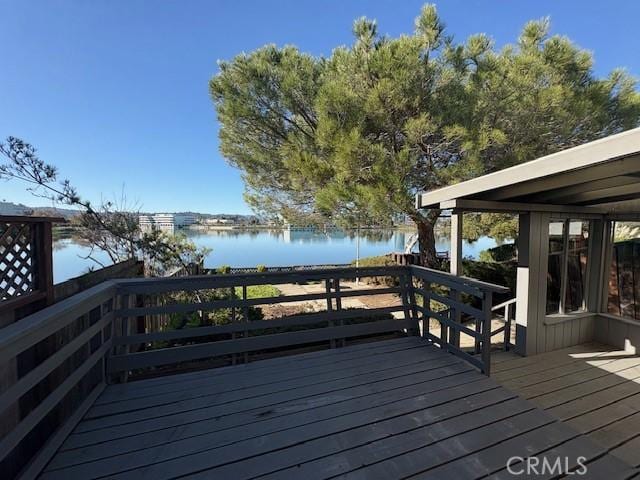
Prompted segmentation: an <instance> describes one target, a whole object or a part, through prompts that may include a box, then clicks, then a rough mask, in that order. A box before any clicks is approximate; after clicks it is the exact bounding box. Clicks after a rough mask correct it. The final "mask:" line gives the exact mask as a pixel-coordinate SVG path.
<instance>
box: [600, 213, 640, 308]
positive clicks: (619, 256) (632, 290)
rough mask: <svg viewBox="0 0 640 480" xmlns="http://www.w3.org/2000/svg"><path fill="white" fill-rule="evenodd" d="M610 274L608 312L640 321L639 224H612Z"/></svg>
mask: <svg viewBox="0 0 640 480" xmlns="http://www.w3.org/2000/svg"><path fill="white" fill-rule="evenodd" d="M612 237H613V248H612V249H611V250H612V251H611V253H612V257H613V258H612V261H611V271H610V273H609V299H608V300H609V301H608V305H607V311H608V312H609V313H611V314H614V315H620V316H623V317H628V318H635V319H639V318H640V308H639V307H640V305H638V302H637V300H638V298H640V286H639V285H640V282H639V281H638V279H640V223H638V222H615V223H614V225H613V228H612Z"/></svg>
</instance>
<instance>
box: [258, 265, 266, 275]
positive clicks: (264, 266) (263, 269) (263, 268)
mask: <svg viewBox="0 0 640 480" xmlns="http://www.w3.org/2000/svg"><path fill="white" fill-rule="evenodd" d="M256 270H258V272H259V273H263V272H266V271H267V266H266V265H262V264H260V265H258V266H256Z"/></svg>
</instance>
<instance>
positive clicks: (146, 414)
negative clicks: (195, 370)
mask: <svg viewBox="0 0 640 480" xmlns="http://www.w3.org/2000/svg"><path fill="white" fill-rule="evenodd" d="M402 353H403V355H393V354H390V355H388V356H380V357H379V360H380V362H379V363H370V362H367V363H363V364H362V365H361V366H358V365H354V366H345V367H344V368H341V369H335V368H332V369H328V368H327V369H325V370H323V371H320V372H317V373H316V374H315V375H314V373H313V371H311V369H308V370H310V371H308V372H307V374H306V375H305V374H304V373H303V374H301V375H294V374H293V373H294V372H291V373H292V374H291V375H290V376H284V375H281V376H275V375H272V376H270V378H269V377H267V378H264V382H260V383H256V379H254V378H247V377H244V378H239V379H238V385H237V386H236V385H227V386H226V387H225V386H220V385H218V384H217V383H215V382H212V383H211V384H210V385H207V387H206V388H205V387H204V386H198V387H195V388H193V390H191V388H190V387H186V388H187V389H186V391H181V392H174V393H164V394H160V395H158V396H151V397H143V398H138V399H130V400H125V401H123V402H112V403H109V404H103V405H97V406H95V407H94V408H93V409H92V410H91V411H90V412H89V413H88V414H87V416H86V417H85V421H84V422H83V423H82V425H80V426H79V427H78V429H77V432H82V431H89V430H93V429H96V428H102V427H105V426H112V425H119V424H125V423H128V422H132V421H140V420H144V419H149V418H158V417H161V416H166V415H171V414H177V413H180V412H185V411H191V410H196V409H201V408H210V407H214V406H216V405H218V406H219V405H224V404H226V403H231V404H233V405H236V404H237V402H238V401H239V400H241V399H242V400H250V399H262V398H263V397H265V396H273V395H275V394H277V393H280V392H287V393H288V394H290V395H293V396H294V398H295V397H296V396H297V395H301V396H303V395H302V393H303V392H306V391H308V389H311V388H314V389H316V390H318V391H319V392H321V393H322V392H323V391H326V392H329V391H332V388H333V387H335V386H336V385H342V384H344V385H347V386H355V385H360V384H365V383H367V381H366V380H367V379H368V381H376V377H375V375H378V377H377V379H384V378H394V377H399V376H406V375H405V374H404V371H405V369H406V370H407V371H415V372H422V371H428V370H433V369H435V368H441V367H443V366H447V365H460V362H456V361H454V360H452V359H450V358H442V357H441V356H436V355H433V354H430V353H432V352H420V351H418V352H413V351H410V352H402ZM382 362H384V363H382ZM305 388H306V389H307V390H302V389H305ZM299 390H300V391H299Z"/></svg>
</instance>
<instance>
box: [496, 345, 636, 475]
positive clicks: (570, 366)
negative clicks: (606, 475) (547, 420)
mask: <svg viewBox="0 0 640 480" xmlns="http://www.w3.org/2000/svg"><path fill="white" fill-rule="evenodd" d="M508 356H509V354H502V355H500V361H499V363H498V364H497V365H499V366H500V368H501V369H502V370H501V373H504V375H502V376H501V375H496V376H495V377H494V378H495V379H496V380H497V381H498V382H499V383H501V384H502V385H504V386H505V387H507V388H509V389H512V390H513V391H514V392H516V393H518V394H519V395H521V396H522V397H524V398H526V399H528V400H530V401H531V402H532V403H533V404H535V405H536V406H538V407H539V408H542V409H545V410H546V411H547V412H548V413H550V414H552V415H553V416H555V417H556V418H558V419H560V420H562V421H563V423H565V424H566V425H568V426H569V427H571V428H573V429H575V430H576V431H578V432H580V433H581V434H583V435H585V436H586V437H587V438H589V439H590V440H592V441H593V442H594V443H595V444H596V445H598V446H600V447H602V448H603V449H604V451H605V452H609V453H610V454H611V455H609V456H607V457H605V458H606V460H605V459H603V460H601V461H600V462H599V463H598V464H594V465H597V466H594V472H595V471H599V469H604V468H605V465H610V464H611V462H612V460H610V457H611V456H613V457H614V458H617V459H619V460H622V461H623V462H624V463H625V464H627V465H629V464H633V466H635V467H638V466H639V465H640V460H638V459H640V456H638V454H637V452H638V445H640V440H639V438H640V413H638V411H639V410H640V356H638V355H634V354H630V353H628V352H625V351H624V350H617V349H614V348H613V347H609V346H607V345H601V344H593V343H589V344H584V345H578V346H575V347H571V348H567V349H561V350H556V351H554V352H549V353H545V354H542V355H536V356H534V357H527V358H521V357H517V356H516V355H513V354H511V360H508ZM534 360H537V362H538V365H539V366H538V367H537V368H536V367H535V366H534V364H533V363H532V362H533V361H534ZM509 364H510V365H509ZM550 365H555V366H554V367H552V368H549V366H550ZM532 369H533V370H532ZM518 371H521V373H523V374H524V375H522V376H517V374H516V372H518ZM632 460H634V461H632ZM611 468H612V471H615V472H619V474H620V475H621V477H623V478H628V477H629V476H631V475H630V472H632V471H631V470H628V469H625V468H624V464H623V465H622V466H619V467H616V468H614V467H613V466H612V467H611ZM593 475H595V474H593V473H592V474H591V475H589V476H588V478H598V477H597V476H593ZM625 475H626V476H627V477H625Z"/></svg>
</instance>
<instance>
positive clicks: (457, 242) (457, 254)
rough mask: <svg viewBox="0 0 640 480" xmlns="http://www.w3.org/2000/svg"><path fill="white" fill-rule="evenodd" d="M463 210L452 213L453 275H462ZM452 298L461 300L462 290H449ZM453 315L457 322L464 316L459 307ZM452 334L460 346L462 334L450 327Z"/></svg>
mask: <svg viewBox="0 0 640 480" xmlns="http://www.w3.org/2000/svg"><path fill="white" fill-rule="evenodd" d="M462 215H463V213H462V212H459V213H455V212H454V213H452V214H451V248H450V249H449V272H451V273H452V274H453V275H456V276H461V275H462ZM449 296H450V298H451V299H452V300H453V301H455V302H460V292H458V291H457V290H453V289H450V290H449ZM451 312H452V315H450V318H451V319H452V320H453V321H454V322H457V323H460V322H461V320H462V316H461V313H462V312H460V310H459V309H458V308H454V309H452V310H451ZM450 334H451V335H450V336H451V341H452V343H453V344H454V345H455V346H456V347H459V346H460V335H459V334H458V332H457V331H454V329H450Z"/></svg>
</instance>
